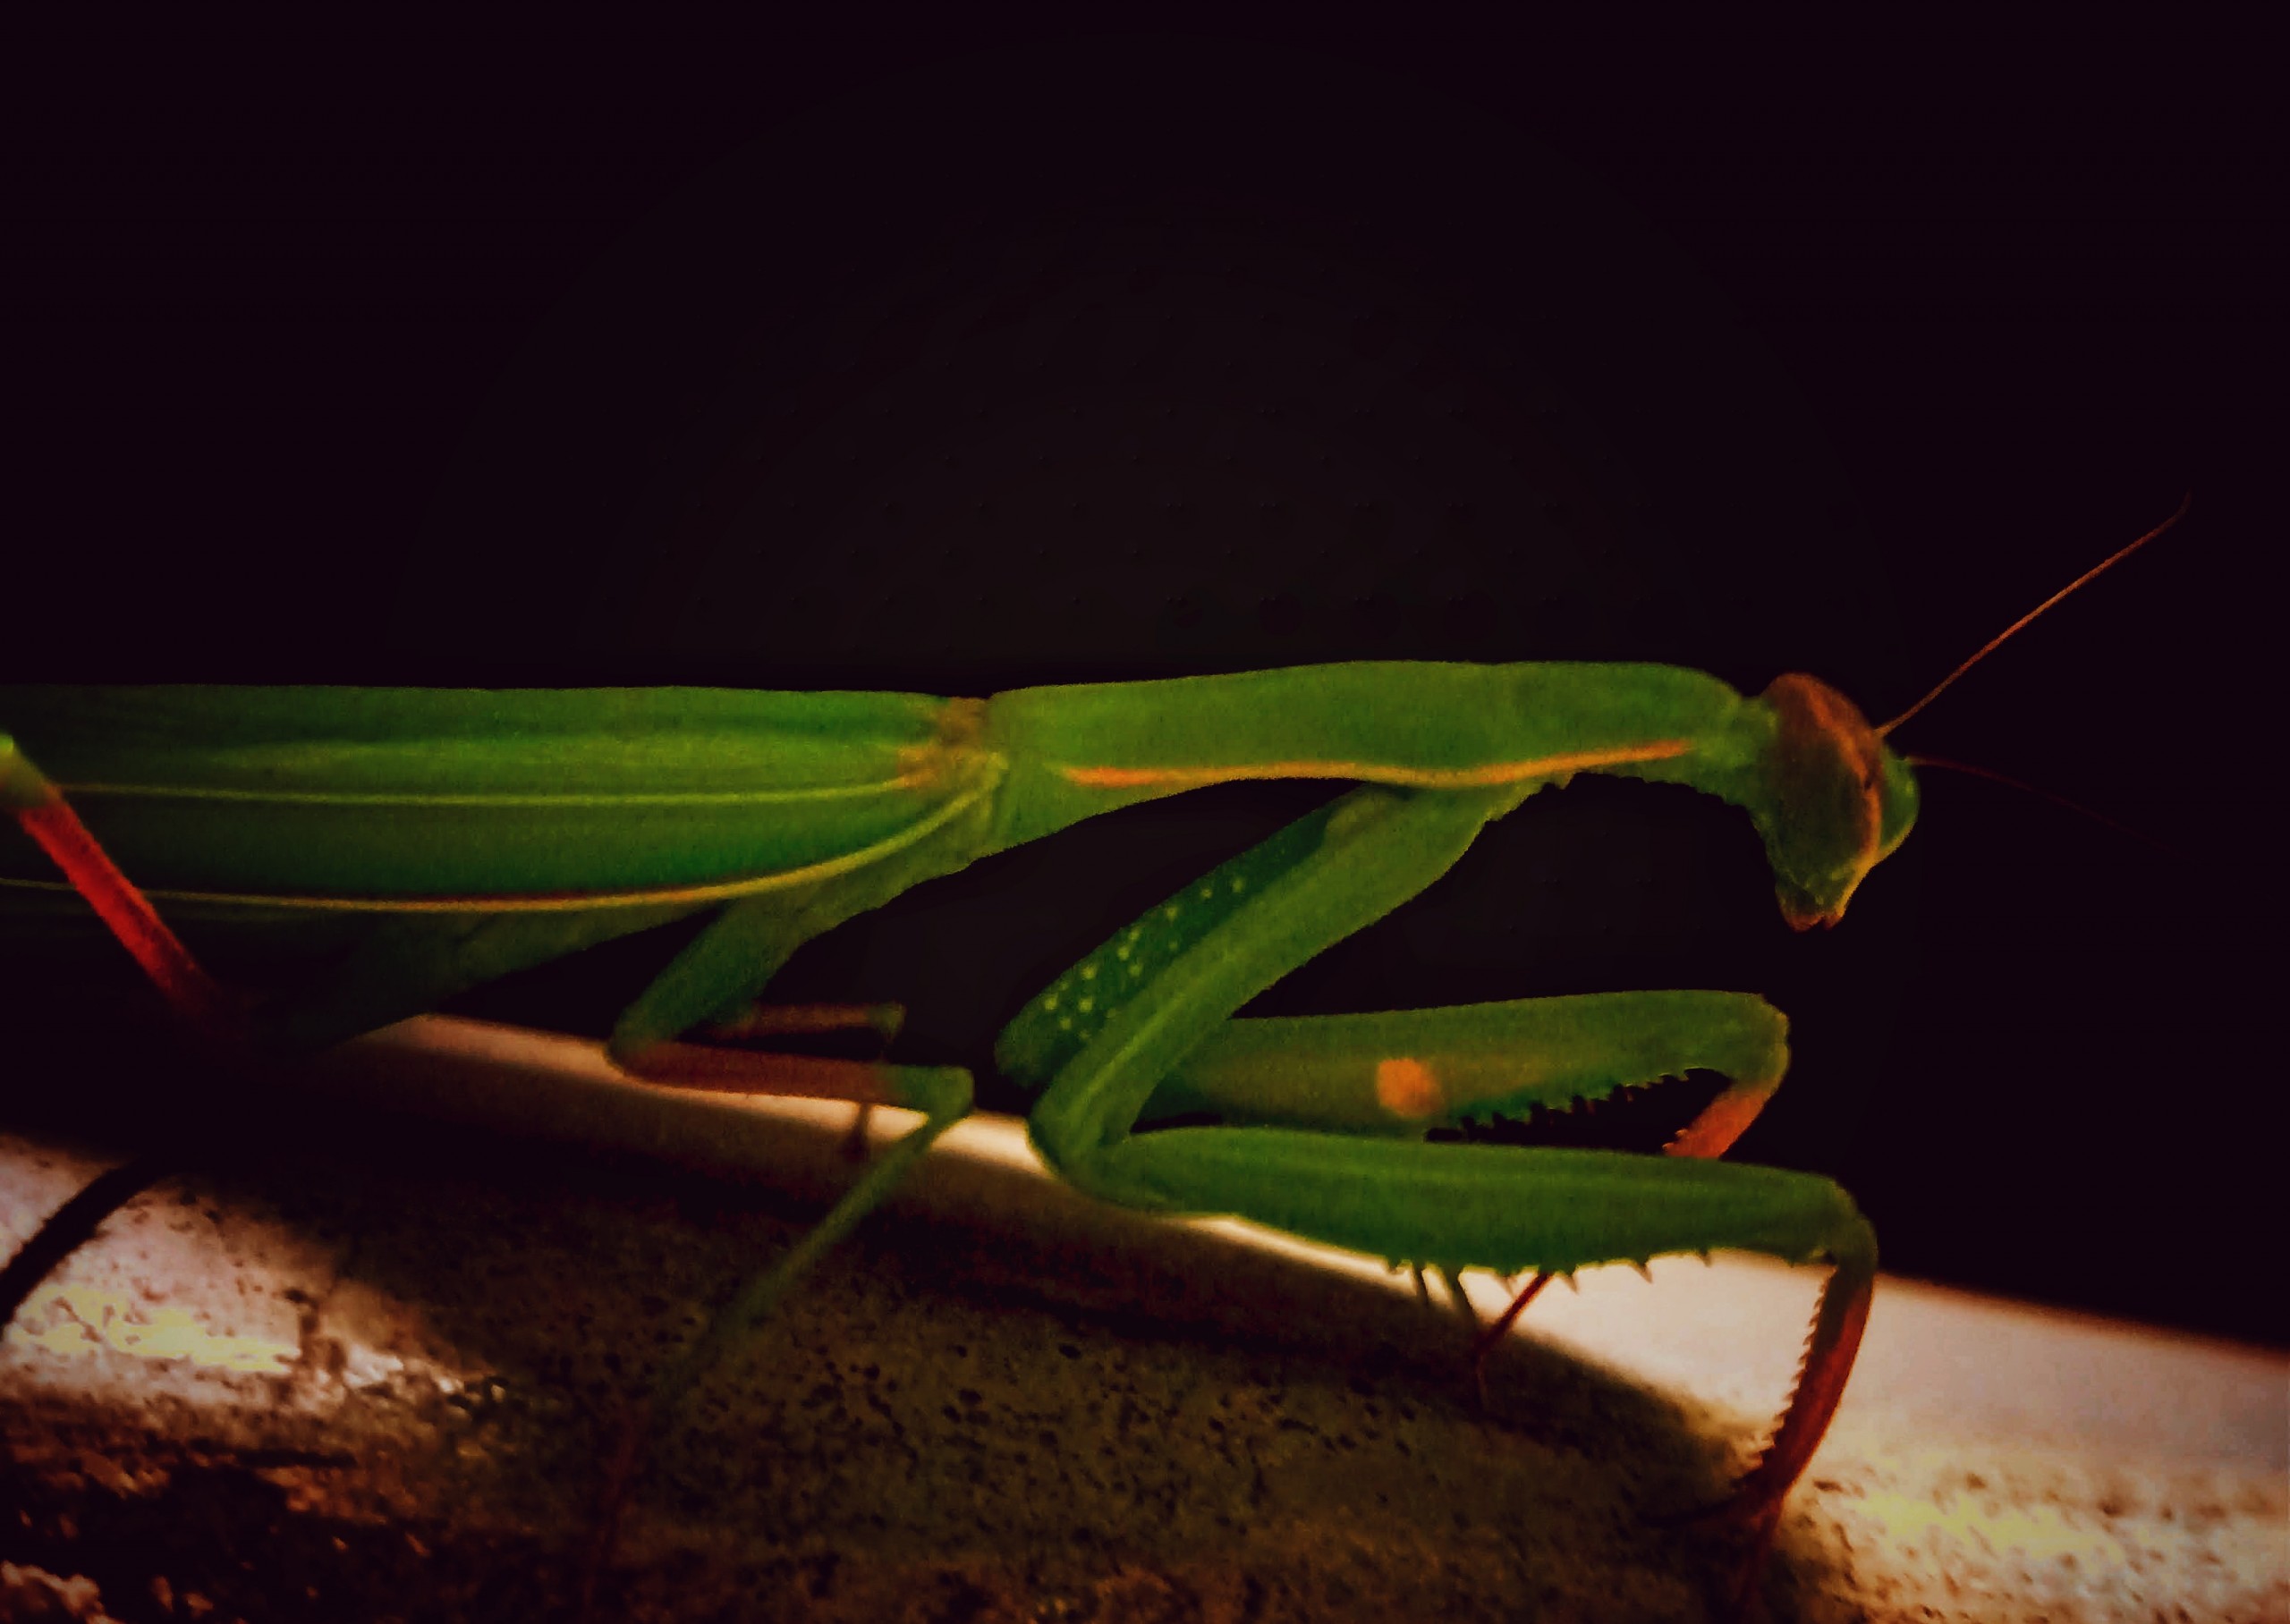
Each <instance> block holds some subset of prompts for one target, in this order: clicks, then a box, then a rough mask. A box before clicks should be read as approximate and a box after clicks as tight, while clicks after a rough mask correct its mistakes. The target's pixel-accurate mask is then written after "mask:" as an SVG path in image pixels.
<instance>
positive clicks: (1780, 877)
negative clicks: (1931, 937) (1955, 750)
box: [1751, 672, 1916, 930]
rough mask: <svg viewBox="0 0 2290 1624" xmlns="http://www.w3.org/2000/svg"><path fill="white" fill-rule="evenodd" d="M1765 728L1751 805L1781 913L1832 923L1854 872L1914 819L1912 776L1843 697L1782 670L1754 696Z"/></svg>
mask: <svg viewBox="0 0 2290 1624" xmlns="http://www.w3.org/2000/svg"><path fill="white" fill-rule="evenodd" d="M1760 698H1761V699H1762V701H1763V702H1764V703H1765V704H1766V705H1768V706H1770V707H1771V709H1772V712H1773V717H1774V724H1775V725H1774V731H1773V735H1772V739H1771V741H1770V742H1769V743H1768V745H1767V747H1766V749H1765V752H1764V756H1763V757H1762V759H1761V761H1760V779H1761V781H1762V789H1763V794H1762V796H1761V797H1760V800H1761V803H1762V804H1761V806H1760V807H1754V808H1751V816H1752V817H1754V818H1755V819H1756V820H1757V825H1758V832H1759V833H1760V834H1761V835H1763V836H1764V838H1765V847H1766V855H1767V856H1768V859H1770V860H1771V862H1772V864H1773V876H1774V885H1775V889H1776V891H1777V893H1778V895H1779V898H1780V901H1781V911H1782V915H1783V917H1784V918H1786V919H1787V920H1788V921H1789V923H1790V924H1791V925H1792V926H1794V927H1795V928H1796V929H1799V930H1806V929H1810V928H1811V926H1815V925H1834V924H1836V922H1837V920H1838V919H1840V918H1843V917H1844V915H1845V903H1846V901H1848V900H1850V899H1851V897H1852V895H1853V890H1854V888H1855V887H1857V886H1858V885H1859V884H1861V880H1862V875H1866V874H1867V873H1868V872H1869V870H1870V869H1871V868H1873V867H1876V865H1877V863H1878V862H1879V860H1880V859H1883V858H1884V857H1885V856H1886V855H1887V854H1888V853H1889V852H1890V851H1891V850H1893V848H1894V847H1896V846H1897V845H1898V844H1900V842H1901V840H1902V838H1903V837H1904V836H1905V835H1906V834H1907V833H1908V830H1909V825H1912V824H1913V823H1914V822H1915V820H1916V781H1915V779H1914V777H1913V775H1912V774H1910V772H1909V770H1908V767H1907V765H1906V764H1905V763H1904V762H1902V761H1901V759H1900V758H1899V757H1897V756H1895V755H1894V754H1893V753H1892V751H1890V750H1889V749H1887V748H1886V747H1885V742H1884V740H1882V739H1880V738H1879V737H1878V735H1877V732H1876V730H1875V729H1874V728H1872V727H1870V725H1869V723H1868V719H1867V718H1866V717H1864V716H1862V714H1861V712H1860V711H1859V709H1858V708H1856V707H1855V706H1854V705H1853V702H1852V701H1851V700H1850V699H1847V698H1845V696H1844V695H1843V694H1841V693H1839V692H1837V691H1836V689H1834V688H1831V687H1830V686H1829V685H1828V683H1826V682H1824V681H1821V680H1820V679H1819V678H1818V677H1809V676H1806V675H1804V674H1803V673H1802V672H1789V673H1788V674H1786V675H1784V676H1779V677H1776V678H1775V679H1774V680H1773V681H1772V682H1771V684H1769V685H1768V687H1767V689H1766V690H1765V692H1764V693H1763V694H1762V695H1760Z"/></svg>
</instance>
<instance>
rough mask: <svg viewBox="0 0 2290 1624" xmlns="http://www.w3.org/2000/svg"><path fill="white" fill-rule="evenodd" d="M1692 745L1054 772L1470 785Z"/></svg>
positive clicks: (1073, 779) (1180, 781)
mask: <svg viewBox="0 0 2290 1624" xmlns="http://www.w3.org/2000/svg"><path fill="white" fill-rule="evenodd" d="M1692 748H1693V741H1692V740H1690V739H1657V740H1652V741H1650V742H1649V743H1646V744H1626V745H1616V747H1614V748H1613V749H1604V750H1577V751H1574V752H1573V753H1572V754H1569V755H1565V756H1539V757H1534V758H1533V759H1531V760H1528V761H1493V762H1489V763H1488V764H1487V765H1484V766H1476V767H1402V766H1392V765H1387V764H1384V763H1370V762H1363V761H1260V762H1251V763H1248V764H1247V765H1242V766H1228V767H1073V766H1061V767H1059V768H1057V769H1056V770H1057V773H1058V774H1059V775H1060V776H1061V777H1063V778H1064V780H1065V781H1066V782H1068V783H1073V784H1078V785H1080V786H1081V787H1082V788H1083V789H1088V790H1146V789H1166V788H1179V789H1198V788H1200V787H1201V786H1203V785H1206V784H1213V783H1237V782H1241V781H1243V780H1244V779H1256V778H1346V779H1351V780H1353V782H1360V783H1387V784H1396V785H1398V786H1400V787H1401V788H1403V789H1410V790H1472V789H1484V788H1490V787H1492V786H1494V785H1497V784H1506V783H1517V782H1520V781H1521V780H1522V779H1528V778H1548V777H1554V776H1556V774H1561V773H1586V772H1591V771H1595V770H1596V769H1598V768H1599V767H1610V766H1617V765H1621V764H1623V763H1624V762H1631V761H1666V760H1668V759H1669V758H1670V757H1674V756H1683V755H1684V754H1686V752H1688V751H1689V750H1691V749H1692Z"/></svg>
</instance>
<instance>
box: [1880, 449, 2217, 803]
mask: <svg viewBox="0 0 2290 1624" xmlns="http://www.w3.org/2000/svg"><path fill="white" fill-rule="evenodd" d="M2193 501H2194V493H2193V492H2192V491H2189V492H2188V493H2187V494H2186V495H2184V496H2182V497H2181V498H2179V506H2178V512H2175V513H2173V514H2172V515H2171V516H2170V517H2169V518H2168V519H2166V520H2163V522H2162V523H2160V524H2159V525H2157V526H2156V527H2155V528H2154V529H2151V530H2150V531H2148V532H2147V534H2145V535H2144V536H2142V537H2140V538H2139V539H2138V540H2137V541H2134V542H2133V543H2132V544H2131V545H2130V546H2126V547H2120V548H2117V549H2116V551H2115V552H2113V553H2110V554H2108V556H2107V557H2105V558H2103V559H2101V560H2100V561H2099V562H2097V563H2095V564H2093V565H2092V566H2091V568H2090V569H2088V570H2086V571H2083V573H2082V574H2081V575H2079V576H2077V577H2076V578H2075V579H2074V580H2071V581H2069V582H2068V583H2067V584H2066V585H2065V586H2064V587H2062V588H2060V589H2059V590H2058V591H2057V592H2055V593H2053V594H2052V595H2051V596H2049V597H2048V598H2046V599H2044V600H2043V602H2041V603H2040V604H2038V605H2036V606H2035V607H2034V608H2032V609H2031V610H2029V611H2028V612H2027V613H2025V614H2023V615H2022V616H2021V617H2020V618H2019V619H2018V620H2016V621H2014V622H2012V623H2011V624H2010V625H2008V626H2006V627H2005V628H2004V630H2001V631H1999V632H1997V634H1996V635H1995V636H1994V637H1992V638H1990V639H1988V641H1987V642H1985V643H1983V644H1981V645H1980V648H1979V650H1978V652H1976V653H1975V654H1973V656H1972V657H1971V658H1970V659H1968V660H1966V661H1965V662H1964V663H1963V664H1961V665H1959V666H1957V667H1956V668H1955V670H1954V671H1952V672H1949V673H1948V674H1947V676H1945V677H1943V678H1941V679H1940V680H1939V681H1938V682H1936V683H1934V684H1933V685H1932V689H1931V691H1930V692H1929V693H1927V694H1926V695H1925V696H1924V697H1923V698H1921V699H1919V700H1918V701H1917V702H1916V703H1915V704H1913V705H1912V706H1909V707H1908V708H1907V709H1906V710H1904V711H1903V712H1901V714H1900V715H1897V716H1895V717H1894V718H1893V719H1892V720H1891V721H1890V722H1887V723H1885V724H1884V726H1882V727H1880V728H1879V729H1878V730H1877V736H1878V737H1879V738H1880V739H1881V738H1883V737H1884V736H1885V735H1886V734H1887V733H1889V732H1892V731H1893V729H1895V728H1896V727H1898V726H1899V725H1900V724H1901V723H1904V722H1905V721H1907V720H1908V719H1909V718H1910V717H1911V716H1913V715H1916V713H1917V712H1919V711H1921V710H1922V709H1923V708H1924V707H1925V706H1928V705H1930V704H1931V703H1932V701H1933V700H1935V699H1937V698H1939V697H1940V696H1941V695H1942V694H1944V693H1946V692H1947V690H1948V686H1949V684H1951V683H1953V682H1954V681H1955V680H1956V679H1957V678H1958V677H1961V676H1963V674H1964V672H1968V671H1970V670H1971V669H1972V667H1973V666H1975V665H1977V664H1980V662H1981V661H1982V660H1984V659H1986V658H1987V657H1988V656H1989V655H1991V654H1994V653H1995V652H1996V651H1997V649H1998V648H2000V647H2003V646H2004V644H2005V643H2006V641H2008V640H2009V639H2011V638H2012V637H2013V636H2014V634H2016V633H2017V632H2018V631H2020V630H2021V629H2022V628H2023V627H2025V626H2026V625H2027V623H2028V622H2031V621H2032V620H2034V619H2035V618H2036V616H2038V615H2040V614H2041V613H2043V612H2044V611H2045V610H2047V609H2048V608H2050V607H2051V606H2052V605H2054V604H2057V602H2059V600H2060V599H2062V598H2064V597H2065V596H2067V595H2068V594H2069V593H2071V592H2074V591H2075V590H2076V589H2077V588H2081V587H2082V586H2085V585H2087V584H2088V583H2090V582H2091V581H2092V580H2093V579H2097V578H2098V577H2099V576H2100V575H2103V574H2105V573H2106V572H2107V571H2109V570H2112V569H2114V568H2115V566H2116V565H2117V564H2119V563H2121V562H2123V561H2124V560H2125V559H2126V558H2128V557H2130V556H2131V555H2132V554H2133V553H2136V552H2137V551H2139V549H2140V548H2142V547H2143V546H2146V545H2147V544H2148V543H2149V542H2150V541H2152V540H2154V539H2155V537H2158V536H2160V535H2161V534H2162V533H2163V532H2164V531H2165V530H2167V529H2170V528H2171V527H2172V526H2173V525H2175V524H2176V523H2177V522H2178V521H2179V520H2182V519H2184V518H2185V517H2186V511H2187V509H2188V507H2189V506H2191V505H2192V503H2193ZM1911 765H1930V766H1944V767H1953V766H1955V765H1957V764H1956V763H1955V762H1950V761H1939V760H1937V759H1934V760H1927V761H1921V762H1920V761H1915V760H1913V758H1912V763H1911ZM1964 770H1967V771H1972V770H1975V769H1964ZM1988 776H1989V777H1995V776H1997V774H1988Z"/></svg>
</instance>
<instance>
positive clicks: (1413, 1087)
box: [1376, 1054, 1447, 1121]
mask: <svg viewBox="0 0 2290 1624" xmlns="http://www.w3.org/2000/svg"><path fill="white" fill-rule="evenodd" d="M1376 1104H1378V1105H1381V1106H1382V1107H1383V1108H1384V1109H1385V1110H1386V1111H1388V1112H1391V1113H1392V1114H1393V1115H1394V1116H1395V1117H1402V1118H1404V1119H1405V1120H1407V1121H1421V1120H1422V1119H1424V1118H1426V1117H1434V1116H1437V1115H1438V1114H1439V1112H1442V1111H1443V1110H1445V1109H1446V1104H1447V1095H1446V1090H1445V1089H1443V1088H1441V1087H1440V1086H1439V1076H1438V1073H1437V1072H1436V1071H1434V1070H1431V1068H1430V1067H1429V1066H1427V1065H1425V1064H1424V1063H1423V1062H1421V1061H1420V1060H1412V1059H1410V1058H1409V1057H1408V1056H1406V1055H1404V1054H1403V1055H1395V1056H1394V1057H1393V1058H1391V1059H1389V1060H1379V1061H1378V1062H1376Z"/></svg>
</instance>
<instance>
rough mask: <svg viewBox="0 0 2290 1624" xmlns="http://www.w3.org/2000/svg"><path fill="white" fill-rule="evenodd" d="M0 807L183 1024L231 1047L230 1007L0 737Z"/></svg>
mask: <svg viewBox="0 0 2290 1624" xmlns="http://www.w3.org/2000/svg"><path fill="white" fill-rule="evenodd" d="M0 806H4V807H6V808H8V809H9V810H10V811H11V812H13V813H14V814H15V816H16V822H17V823H18V824H19V825H21V826H22V828H23V831H24V833H27V834H29V835H30V836H31V837H32V839H33V840H34V841H35V842H38V845H39V849H40V850H43V851H45V852H47V855H48V857H49V858H50V859H52V860H53V861H54V862H55V866H56V867H58V868H60V869H62V870H63V871H64V878H65V879H67V880H69V881H70V882H71V883H72V889H73V890H75V891H77V892H79V893H80V894H81V896H82V897H84V898H86V899H87V902H88V906H89V907H90V908H92V909H95V910H96V915H97V917H98V918H100V919H102V920H103V922H104V924H105V925H106V926H107V927H108V928H109V929H110V931H111V934H112V935H114V936H116V937H118V938H119V943H120V945H121V946H122V947H124V948H125V949H126V950H127V951H128V952H129V953H130V954H131V955H132V956H133V958H134V960H135V962H136V963H137V964H139V965H140V966H141V967H142V968H143V973H144V974H145V975H146V976H148V977H150V980H151V985H154V986H156V987H157V988H158V989H159V992H160V994H161V995H162V996H164V997H165V999H166V1001H167V1002H168V1004H169V1006H170V1007H172V1008H173V1009H174V1011H175V1012H176V1013H177V1014H178V1015H180V1016H181V1017H182V1019H183V1020H184V1022H185V1023H186V1024H187V1025H188V1026H190V1028H191V1029H192V1030H193V1031H194V1032H196V1033H198V1034H199V1036H202V1037H205V1038H207V1039H208V1040H209V1041H212V1042H215V1043H218V1044H224V1045H229V1044H232V1043H233V1042H234V1041H235V1036H236V1033H237V1028H238V1024H239V1020H238V1017H239V1006H238V1002H237V1000H235V999H234V998H233V996H232V995H231V994H230V993H229V992H227V991H226V990H225V988H224V987H223V985H222V984H221V983H219V982H217V981H216V979H215V978H214V977H211V976H209V975H208V973H207V971H206V969H205V968H204V967H202V966H201V965H200V964H199V960H196V959H194V958H192V957H191V950H190V949H189V948H187V947H185V946H184V945H183V944H182V939H181V938H180V937H178V936H177V935H175V933H174V931H172V930H170V929H169V928H168V927H167V923H166V921H165V920H164V919H162V918H159V914H158V910H157V909H155V908H153V907H152V906H151V900H150V899H149V898H148V897H147V896H145V895H144V894H143V892H141V891H140V890H139V889H137V887H136V884H135V882H134V881H132V880H131V879H129V878H128V877H127V876H126V875H124V874H122V873H121V872H120V870H119V865H118V864H116V863H114V862H113V861H112V860H111V854H110V853H108V852H106V850H104V849H103V847H102V846H101V845H100V844H99V843H98V842H97V840H96V837H95V836H94V835H93V834H91V833H89V832H88V826H87V825H85V824H83V823H81V821H80V815H79V814H78V813H76V812H74V811H72V807H71V803H70V802H68V801H66V800H65V799H64V793H63V791H60V790H58V789H57V788H56V787H55V785H54V784H52V783H50V782H48V781H47V779H46V778H45V777H43V776H41V774H40V772H39V769H38V768H37V767H35V766H33V765H32V764H31V763H30V761H28V760H26V759H25V758H24V757H22V756H21V754H19V753H17V751H16V749H15V747H14V745H13V743H11V742H10V741H9V740H7V738H6V736H5V735H0Z"/></svg>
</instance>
